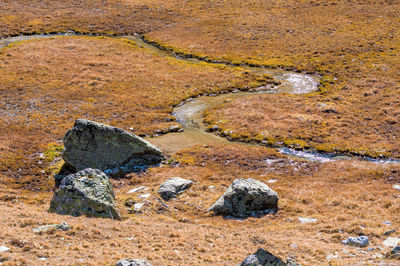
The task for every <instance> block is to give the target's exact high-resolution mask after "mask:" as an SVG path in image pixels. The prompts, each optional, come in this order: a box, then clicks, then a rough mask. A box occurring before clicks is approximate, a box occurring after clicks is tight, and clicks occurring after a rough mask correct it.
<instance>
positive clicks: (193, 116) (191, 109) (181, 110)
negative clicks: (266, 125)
mask: <svg viewBox="0 0 400 266" xmlns="http://www.w3.org/2000/svg"><path fill="white" fill-rule="evenodd" d="M76 35H80V34H76V33H73V32H68V33H59V34H38V35H23V36H16V37H9V38H3V39H0V48H2V47H5V46H7V45H9V44H12V43H14V42H18V41H25V40H31V39H43V38H56V37H58V36H76ZM115 38H125V39H129V40H132V41H134V42H136V43H137V44H138V45H139V47H143V48H146V49H148V50H150V51H152V52H154V53H156V54H157V55H159V56H162V57H174V58H177V59H180V60H183V61H186V62H191V63H199V62H203V60H201V59H196V58H186V57H180V56H177V55H175V54H174V53H173V52H172V51H169V50H164V49H162V48H160V47H158V46H156V45H154V44H151V43H147V42H146V41H144V40H143V39H142V38H141V36H139V35H130V36H118V37H115ZM213 64H215V65H223V66H226V67H232V68H234V67H235V68H236V67H237V66H230V65H227V64H225V63H213ZM240 67H241V68H243V69H244V70H245V71H249V72H253V73H257V74H261V75H269V76H271V77H273V78H274V79H275V80H276V81H279V82H280V85H278V86H273V85H268V86H265V87H260V88H258V89H256V91H254V92H242V91H234V92H229V93H224V94H219V95H212V96H200V97H197V98H194V99H189V100H188V101H186V102H184V103H182V104H181V105H179V106H177V107H175V108H174V110H173V113H172V115H173V116H174V117H175V118H176V120H177V122H178V123H180V124H181V126H182V128H183V132H176V133H168V134H165V135H162V136H159V137H153V138H147V140H148V141H150V142H151V143H153V144H154V145H156V146H158V147H160V148H161V149H162V150H164V151H167V152H176V151H178V150H181V149H184V148H188V147H190V146H193V145H196V144H218V143H229V141H228V140H227V139H225V138H223V137H220V136H218V135H216V134H213V133H209V132H206V126H205V125H204V123H203V112H204V110H206V109H208V108H212V107H215V106H217V105H220V104H222V103H224V102H226V101H230V100H234V99H236V98H239V97H244V96H249V95H257V94H272V93H294V94H304V93H309V92H313V91H315V90H317V89H318V84H319V80H320V77H319V76H316V75H310V74H306V73H298V72H293V71H287V70H283V69H269V68H264V67H251V66H240ZM235 143H237V144H241V145H258V144H248V143H241V142H235ZM277 149H278V151H279V152H281V153H282V154H287V155H289V156H293V157H296V158H303V159H306V160H311V161H318V162H329V161H333V160H349V159H363V160H367V161H371V162H376V163H400V160H399V159H390V158H389V159H372V158H360V157H353V156H343V155H337V154H327V153H319V152H316V151H305V150H302V151H299V150H295V149H291V148H287V147H284V148H277Z"/></svg>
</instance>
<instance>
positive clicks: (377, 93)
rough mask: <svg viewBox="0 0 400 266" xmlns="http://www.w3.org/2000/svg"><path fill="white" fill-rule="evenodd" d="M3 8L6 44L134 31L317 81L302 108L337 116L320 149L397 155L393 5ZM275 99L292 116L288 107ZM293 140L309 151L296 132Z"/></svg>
mask: <svg viewBox="0 0 400 266" xmlns="http://www.w3.org/2000/svg"><path fill="white" fill-rule="evenodd" d="M18 7H23V8H18ZM1 10H2V14H1V15H2V16H1V18H0V21H2V23H0V25H1V28H0V29H1V30H0V32H1V33H0V35H3V36H6V35H10V34H18V33H37V32H57V31H67V30H73V31H76V32H82V33H103V34H125V33H135V32H141V33H144V34H145V37H146V39H148V40H150V41H154V42H156V43H158V44H160V45H162V46H164V47H167V48H170V49H173V50H174V51H176V52H178V53H181V54H190V55H195V56H200V57H206V58H209V59H215V60H222V61H226V62H230V63H235V64H240V63H249V64H255V65H265V66H269V67H277V66H281V67H285V68H294V69H299V70H305V71H310V72H315V73H319V74H321V75H322V76H323V77H324V80H323V83H322V86H321V92H320V93H318V94H315V95H313V96H312V97H308V98H307V97H302V96H298V97H299V100H300V101H302V105H303V106H304V107H305V108H306V109H308V110H311V112H314V113H315V114H316V115H319V110H318V108H316V106H318V105H321V104H322V105H323V104H326V103H328V102H329V103H332V104H333V105H335V108H336V110H337V111H338V112H339V111H340V113H339V114H337V115H336V114H331V115H329V116H328V115H324V118H326V119H327V120H328V121H329V122H327V123H326V125H325V127H324V129H323V130H322V131H323V132H321V134H322V135H325V134H326V133H327V132H328V133H327V135H326V137H323V139H322V140H321V141H322V142H328V143H324V144H326V145H318V148H320V149H323V150H325V151H332V150H336V151H341V152H343V151H344V152H346V151H351V152H353V153H360V154H367V155H370V156H376V155H379V154H383V155H387V156H396V157H398V156H399V153H398V151H399V146H398V145H396V143H393V142H396V141H395V140H396V139H398V138H399V137H400V130H399V124H398V122H397V121H398V120H399V115H400V110H399V108H400V107H399V106H400V105H399V101H400V99H399V88H400V85H399V81H398V73H399V71H400V69H399V64H398V62H399V60H400V59H399V54H400V53H399V52H400V46H399V43H400V40H399V36H400V34H399V28H400V22H399V20H398V13H399V12H400V5H399V3H398V2H397V1H382V0H374V1H367V2H366V1H337V0H330V1H325V0H317V1H310V0H302V1H294V0H290V1H250V2H249V1H247V2H241V1H200V0H196V1H190V2H183V3H181V2H177V1H163V2H162V3H160V2H159V1H155V0H147V1H137V0H122V1H105V2H102V3H100V2H98V1H89V2H85V3H82V2H78V1H73V0H71V1H46V2H43V1H41V2H36V1H23V0H20V1H17V2H14V1H13V2H5V3H2V8H1ZM343 88H345V89H343ZM282 98H283V99H282V100H281V101H283V102H282V105H281V106H286V107H285V108H289V105H290V103H291V100H292V99H291V98H290V97H285V96H282ZM284 99H287V102H284ZM249 111H250V110H249ZM265 115H267V116H268V115H270V114H269V113H265ZM233 119H234V118H233ZM350 121H351V122H350ZM259 122H260V124H267V123H265V122H266V121H259ZM237 129H238V130H239V131H240V132H241V133H243V131H245V130H246V129H244V128H237ZM360 129H363V130H360ZM295 131H296V130H295ZM259 133H260V132H259ZM283 133H284V134H283V135H282V136H281V137H283V138H286V137H287V136H289V135H293V133H292V132H288V131H286V132H283ZM339 133H340V134H343V137H342V135H339ZM294 135H296V137H298V140H299V141H300V140H301V141H305V142H306V143H307V145H311V146H316V145H315V143H314V142H313V141H307V138H308V135H307V134H302V133H301V130H297V131H296V132H295V134H294ZM289 137H290V136H289ZM361 139H365V140H363V141H361ZM317 142H319V140H318V141H317ZM397 143H398V142H397ZM350 144H351V145H350ZM369 147H371V148H369Z"/></svg>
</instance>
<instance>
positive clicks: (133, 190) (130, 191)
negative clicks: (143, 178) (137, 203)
mask: <svg viewBox="0 0 400 266" xmlns="http://www.w3.org/2000/svg"><path fill="white" fill-rule="evenodd" d="M143 189H146V187H144V186H143V187H137V188H132V189H131V190H129V191H128V194H130V193H135V192H138V191H139V190H143Z"/></svg>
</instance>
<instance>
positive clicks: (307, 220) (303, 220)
mask: <svg viewBox="0 0 400 266" xmlns="http://www.w3.org/2000/svg"><path fill="white" fill-rule="evenodd" d="M298 219H299V222H300V223H302V224H309V223H316V222H317V221H318V220H317V219H315V218H305V217H298Z"/></svg>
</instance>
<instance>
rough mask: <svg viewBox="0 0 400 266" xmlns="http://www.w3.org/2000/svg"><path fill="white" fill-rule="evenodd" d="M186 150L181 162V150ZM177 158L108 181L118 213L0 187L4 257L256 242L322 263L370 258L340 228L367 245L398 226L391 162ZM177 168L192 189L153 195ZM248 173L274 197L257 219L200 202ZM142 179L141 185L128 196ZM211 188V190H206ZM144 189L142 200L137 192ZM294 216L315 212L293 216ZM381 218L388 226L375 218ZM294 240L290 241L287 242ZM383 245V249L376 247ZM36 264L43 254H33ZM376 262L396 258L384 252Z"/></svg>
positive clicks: (165, 257)
mask: <svg viewBox="0 0 400 266" xmlns="http://www.w3.org/2000/svg"><path fill="white" fill-rule="evenodd" d="M189 157H191V158H193V159H194V162H193V163H191V162H190V163H189V162H187V160H184V158H189ZM175 159H176V160H177V162H179V163H180V165H179V166H164V167H161V168H153V169H152V170H150V171H149V172H147V173H143V174H140V175H139V174H133V175H131V176H130V177H129V179H122V180H119V181H113V183H114V187H115V192H116V196H117V205H118V207H119V209H120V210H121V211H122V213H123V217H124V219H123V221H122V222H119V221H112V220H108V219H97V218H90V219H89V218H85V217H79V218H74V217H70V216H60V215H55V214H48V213H47V212H46V210H47V208H48V204H49V203H48V202H49V200H50V197H51V195H50V193H45V192H42V193H39V194H34V193H32V192H24V193H22V194H21V192H22V190H17V191H14V190H11V189H9V188H5V187H3V186H2V187H1V188H0V199H1V201H0V209H1V212H2V213H7V215H2V216H1V223H0V224H1V228H2V230H0V236H1V239H2V242H1V243H2V244H4V245H6V246H8V247H10V248H11V251H10V252H7V253H3V254H2V255H1V257H2V260H3V261H4V262H5V263H6V265H7V263H28V264H39V263H41V261H40V260H39V259H38V258H39V257H45V258H46V261H45V263H51V264H61V263H69V264H89V265H98V264H102V265H103V264H113V263H115V261H116V260H118V259H120V258H124V257H136V258H137V257H142V258H146V259H147V260H148V261H149V262H151V263H152V264H153V265H176V264H179V265H215V264H218V265H235V264H237V263H239V262H240V261H241V260H243V259H244V257H246V256H247V255H248V254H249V253H251V252H254V251H255V250H256V249H257V248H259V247H263V248H266V249H268V250H270V251H273V253H274V254H276V255H278V256H280V257H282V258H286V257H288V256H294V257H295V259H296V261H298V262H299V263H301V264H303V265H310V264H312V265H326V264H327V259H326V256H327V255H328V254H335V252H337V253H338V254H339V255H340V257H339V258H336V259H333V260H331V261H330V262H331V263H334V264H338V265H343V264H351V263H362V264H369V263H372V264H374V263H378V262H380V261H381V262H382V258H373V257H374V256H375V255H376V254H375V253H376V252H379V251H373V252H365V253H363V252H362V251H364V250H357V249H355V248H351V247H346V249H347V252H346V251H343V248H344V247H343V245H342V244H340V241H341V240H343V239H345V238H346V237H347V236H353V235H358V234H366V235H368V236H369V238H370V242H371V244H370V247H374V248H376V247H377V246H381V242H382V241H383V240H384V239H385V237H383V236H382V233H383V232H385V231H387V230H389V229H392V228H397V227H398V226H399V225H400V220H399V218H398V215H397V213H398V211H400V205H399V201H398V195H397V194H398V193H397V194H396V191H395V190H394V189H392V188H391V186H392V184H393V183H394V182H398V181H399V179H398V173H399V171H400V168H399V166H393V165H380V166H377V165H376V164H370V163H365V162H357V161H341V162H332V163H327V164H318V163H310V162H307V161H300V160H291V159H289V158H287V157H286V156H282V155H278V154H276V153H275V152H274V151H272V150H269V149H267V148H263V147H255V146H243V145H240V146H237V145H222V146H196V147H194V148H191V149H187V150H184V151H181V152H179V153H177V156H176V157H175ZM173 176H180V177H184V178H189V179H192V180H194V181H195V183H194V185H193V187H192V188H191V189H189V190H188V191H186V192H184V193H183V194H181V195H180V196H179V197H178V198H177V199H176V200H172V201H169V202H165V204H167V206H168V208H167V207H165V206H163V205H162V204H161V203H160V201H159V199H158V195H157V193H156V191H157V189H158V186H159V185H160V184H161V182H162V181H164V180H165V179H167V178H169V177H173ZM243 177H252V178H255V179H257V180H261V181H263V182H267V181H268V180H270V179H277V180H278V181H277V182H276V183H272V184H269V186H270V187H271V188H272V189H274V190H276V191H277V192H278V194H279V196H280V201H279V206H280V210H279V212H278V213H277V214H275V215H267V216H265V217H263V218H260V219H255V218H249V219H247V220H243V221H238V220H228V219H223V218H222V217H218V216H212V215H211V214H209V213H206V212H205V210H206V209H207V208H208V207H209V206H210V205H211V204H212V203H213V202H214V201H215V200H216V199H217V198H218V197H219V196H220V195H221V194H222V193H223V192H224V191H225V189H226V188H227V186H228V185H229V184H230V183H231V182H232V181H233V179H234V178H243ZM138 186H146V187H148V188H149V190H146V191H141V192H137V193H133V194H128V193H127V192H128V190H130V189H131V188H134V187H138ZM210 186H214V188H210ZM147 193H150V194H151V196H150V197H149V198H147V199H143V198H139V195H143V194H147ZM128 198H131V199H132V200H133V201H134V202H144V203H145V206H144V207H143V209H142V210H143V212H142V213H130V212H129V211H128V209H130V207H126V206H125V205H124V202H125V201H126V199H128ZM298 217H312V218H317V219H318V222H317V223H316V224H301V223H299V221H298ZM385 220H389V221H390V222H392V224H393V225H392V226H387V225H385V224H383V221H385ZM62 221H66V222H67V223H69V224H70V225H71V226H72V230H71V231H66V232H62V231H50V232H48V233H44V234H41V235H38V234H34V233H33V232H32V229H33V228H36V227H38V226H40V225H42V224H46V223H60V222H62ZM295 245H297V247H296V246H295ZM385 251H386V249H385ZM42 263H43V262H42ZM384 263H393V264H395V263H396V261H393V260H388V259H385V261H384Z"/></svg>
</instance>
